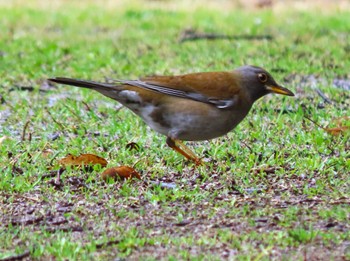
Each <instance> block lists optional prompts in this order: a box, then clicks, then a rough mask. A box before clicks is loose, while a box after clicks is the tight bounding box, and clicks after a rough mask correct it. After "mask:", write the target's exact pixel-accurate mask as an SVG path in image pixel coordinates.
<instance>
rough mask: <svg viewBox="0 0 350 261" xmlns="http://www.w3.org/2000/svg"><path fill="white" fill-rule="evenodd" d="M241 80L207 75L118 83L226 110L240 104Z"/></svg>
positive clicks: (228, 75) (224, 74) (229, 75)
mask: <svg viewBox="0 0 350 261" xmlns="http://www.w3.org/2000/svg"><path fill="white" fill-rule="evenodd" d="M239 80H240V79H239V77H238V76H237V75H236V74H234V73H233V72H207V73H193V74H185V75H179V76H150V77H145V78H141V79H140V80H118V82H119V83H122V84H127V85H131V86H136V87H139V88H143V89H147V90H152V91H155V92H159V93H163V94H166V95H171V96H176V97H180V98H185V99H191V100H195V101H199V102H203V103H208V104H212V105H214V106H216V107H217V108H220V109H225V108H230V107H232V106H233V105H234V104H235V103H236V102H237V96H238V95H239V92H240V88H239V85H238V82H239Z"/></svg>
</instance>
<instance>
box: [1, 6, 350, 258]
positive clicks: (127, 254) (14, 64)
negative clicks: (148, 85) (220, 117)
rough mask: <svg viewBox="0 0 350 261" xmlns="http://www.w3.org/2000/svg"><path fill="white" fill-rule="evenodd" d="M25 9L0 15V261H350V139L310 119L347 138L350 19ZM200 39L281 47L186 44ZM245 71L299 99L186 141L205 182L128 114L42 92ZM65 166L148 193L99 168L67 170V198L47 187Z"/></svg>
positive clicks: (265, 106) (91, 98)
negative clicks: (342, 125) (18, 258)
mask: <svg viewBox="0 0 350 261" xmlns="http://www.w3.org/2000/svg"><path fill="white" fill-rule="evenodd" d="M29 3H31V4H23V5H20V4H17V5H16V4H14V5H5V4H3V5H0V17H1V23H2V28H3V29H2V38H1V40H0V60H1V61H0V76H1V77H0V78H1V88H0V138H3V137H5V136H6V137H7V138H6V139H5V138H3V139H1V141H0V146H1V150H0V169H1V171H0V191H1V192H0V200H1V206H0V211H1V215H0V220H1V225H0V238H1V239H2V240H1V242H0V258H5V257H8V256H15V255H17V254H22V253H26V251H29V252H28V254H29V255H30V257H31V258H32V259H39V260H41V259H49V258H50V259H59V260H60V259H79V260H85V259H93V260H95V259H96V260H106V259H112V258H116V257H118V258H127V259H145V260H155V259H166V260H178V259H192V260H203V259H204V260H205V259H208V260H209V259H210V260H221V259H237V260H269V259H286V260H302V259H305V258H306V259H309V260H314V259H317V258H322V259H323V258H325V259H333V260H338V259H341V258H343V259H349V258H350V250H349V244H350V233H349V231H350V230H349V213H350V206H349V197H350V194H349V191H350V186H349V184H350V178H349V172H350V160H349V158H350V157H349V156H350V154H349V148H350V144H349V132H344V133H343V134H342V135H339V136H333V135H330V134H328V133H327V132H326V131H325V130H323V129H321V128H319V127H317V126H316V125H314V124H313V123H312V122H311V121H309V120H307V119H306V118H305V116H306V117H308V118H310V119H312V120H314V121H316V122H317V123H319V124H320V125H322V126H327V125H328V124H329V126H330V127H336V126H337V122H336V119H338V118H339V117H343V116H349V110H348V108H349V106H350V104H349V101H350V93H349V90H345V89H342V88H337V87H335V86H334V85H333V80H334V79H344V80H345V82H346V81H347V83H348V81H349V76H350V75H349V71H348V68H349V67H350V55H349V53H350V52H349V48H350V46H349V42H350V41H349V40H350V39H349V36H348V33H347V32H348V31H349V30H350V16H349V11H348V10H336V9H335V10H333V11H329V12H313V11H305V10H304V11H300V10H296V9H293V8H284V9H282V10H280V9H278V11H276V10H274V9H264V10H260V9H259V10H247V9H234V8H233V7H232V6H231V5H228V6H225V5H224V6H223V7H221V8H220V7H217V8H209V7H210V5H209V6H208V8H206V7H205V6H197V7H196V8H193V10H189V8H187V9H186V8H184V7H183V5H181V6H182V7H181V8H174V5H173V3H172V2H171V1H170V2H166V3H163V2H161V3H156V4H155V3H152V4H150V6H149V5H148V4H146V3H143V2H133V3H131V4H124V5H123V4H120V5H118V4H116V5H108V6H107V7H104V6H102V5H98V4H96V3H94V2H93V1H92V2H89V4H79V3H76V2H69V3H68V2H65V1H63V2H59V3H60V4H57V5H53V6H52V8H50V9H47V8H45V6H40V5H36V4H34V2H29ZM188 28H194V29H196V30H198V31H201V32H206V33H220V34H234V35H253V36H254V35H271V36H272V37H273V38H272V40H266V39H265V40H253V41H247V40H215V41H207V40H199V41H188V42H183V43H179V42H178V39H179V36H180V34H181V32H183V30H185V29H188ZM242 64H254V65H258V66H263V67H265V68H266V69H268V70H269V71H271V73H272V74H273V75H274V76H275V78H276V80H277V81H278V82H280V83H282V84H283V85H285V86H287V87H288V88H290V89H291V90H293V91H294V92H295V93H296V94H297V96H296V97H295V98H290V97H281V96H268V97H265V98H264V99H262V100H260V101H258V102H257V103H256V104H255V105H254V108H253V110H252V111H251V112H250V114H249V116H248V117H247V118H246V119H245V120H244V121H243V122H242V123H241V124H240V125H239V126H238V127H237V128H236V129H235V130H234V131H232V132H230V133H229V134H228V135H227V136H225V137H221V138H218V139H215V140H212V141H205V142H196V143H189V144H190V147H192V148H193V149H194V150H195V151H196V153H197V154H198V155H200V156H203V157H204V158H205V161H206V162H207V163H206V164H205V165H204V166H201V167H198V168H194V166H193V165H192V164H191V163H188V162H186V161H185V160H184V159H183V158H182V157H181V156H180V155H177V154H176V153H175V152H173V151H171V150H170V149H168V148H167V146H166V145H165V139H164V137H161V136H159V135H158V134H156V133H155V132H153V131H151V130H150V129H149V128H148V127H147V126H145V125H144V124H143V123H142V122H141V120H140V119H138V118H137V117H134V115H133V114H132V113H131V112H129V111H128V110H126V109H121V108H120V107H119V104H118V103H117V102H115V101H113V100H109V99H107V98H105V97H102V96H101V95H98V94H96V93H93V92H89V91H88V90H82V89H74V88H69V87H65V86H50V85H47V82H46V79H47V78H49V77H52V76H67V77H74V78H85V79H94V80H101V81H103V80H105V77H109V78H117V79H118V78H119V79H129V78H131V79H133V78H137V77H139V76H143V75H150V74H180V73H188V72H199V71H215V70H230V69H232V68H235V67H238V66H240V65H242ZM348 85H349V83H348ZM315 87H316V88H318V89H319V90H321V91H322V92H323V93H324V94H325V95H326V96H327V97H328V98H329V99H330V100H331V101H332V103H331V104H329V103H327V102H325V101H324V99H322V98H321V97H320V96H319V95H318V94H317V92H316V91H315ZM24 130H25V133H24ZM130 142H135V143H137V144H138V145H139V147H140V149H139V150H128V149H127V148H126V146H127V144H128V143H130ZM68 153H71V154H75V155H79V154H80V153H93V154H96V155H99V156H101V157H104V158H105V159H107V160H108V162H109V165H108V166H119V165H129V166H134V167H135V168H136V169H137V170H138V171H139V172H140V173H141V176H142V180H140V181H139V180H131V181H124V182H116V183H107V184H106V183H105V182H103V181H102V180H101V179H100V174H101V172H102V171H103V169H102V168H99V167H96V168H94V169H93V170H92V171H91V172H89V171H81V170H76V169H73V168H71V169H67V170H66V171H65V172H63V174H62V176H61V185H60V186H57V184H56V185H55V182H54V180H55V177H52V176H50V175H48V174H49V173H50V171H51V170H55V169H58V168H59V166H58V163H57V160H58V159H60V158H62V157H64V156H66V155H67V154H68Z"/></svg>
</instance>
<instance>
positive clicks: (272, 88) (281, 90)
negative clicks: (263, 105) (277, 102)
mask: <svg viewBox="0 0 350 261" xmlns="http://www.w3.org/2000/svg"><path fill="white" fill-rule="evenodd" d="M266 89H267V90H268V91H269V92H273V93H277V94H282V95H287V96H294V93H292V92H291V91H290V90H288V89H287V88H284V87H282V86H279V85H274V86H270V85H267V86H266Z"/></svg>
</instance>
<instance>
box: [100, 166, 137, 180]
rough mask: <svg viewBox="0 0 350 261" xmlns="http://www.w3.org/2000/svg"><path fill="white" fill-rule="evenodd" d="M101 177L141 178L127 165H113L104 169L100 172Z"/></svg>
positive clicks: (105, 178)
mask: <svg viewBox="0 0 350 261" xmlns="http://www.w3.org/2000/svg"><path fill="white" fill-rule="evenodd" d="M101 177H102V179H103V180H104V181H106V180H107V179H113V180H116V179H118V178H121V179H131V178H137V179H141V176H140V174H139V173H138V172H137V171H136V170H135V169H133V168H131V167H128V166H120V167H113V168H109V169H106V170H105V171H104V172H103V173H102V174H101Z"/></svg>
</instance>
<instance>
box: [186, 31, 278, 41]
mask: <svg viewBox="0 0 350 261" xmlns="http://www.w3.org/2000/svg"><path fill="white" fill-rule="evenodd" d="M203 39H205V40H217V39H227V40H269V41H270V40H272V39H273V37H272V35H226V34H210V33H200V32H196V31H195V30H185V31H183V32H182V33H181V35H180V37H179V42H180V43H183V42H185V41H195V40H203Z"/></svg>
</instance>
